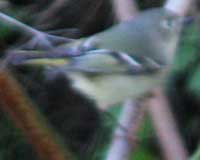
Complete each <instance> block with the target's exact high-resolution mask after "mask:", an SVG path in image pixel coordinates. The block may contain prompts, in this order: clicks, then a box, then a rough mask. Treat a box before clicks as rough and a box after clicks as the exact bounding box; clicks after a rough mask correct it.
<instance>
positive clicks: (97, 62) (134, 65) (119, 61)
mask: <svg viewBox="0 0 200 160" xmlns="http://www.w3.org/2000/svg"><path fill="white" fill-rule="evenodd" d="M66 66H67V67H66V68H67V69H68V70H71V71H80V72H88V73H94V74H106V73H107V74H110V73H124V74H148V73H152V72H156V71H159V70H160V69H162V68H163V67H164V65H163V64H161V63H158V62H156V61H155V60H153V59H152V58H149V57H144V56H129V55H128V54H127V53H123V52H113V51H111V50H107V49H96V50H90V51H87V52H86V53H85V54H84V55H81V56H78V57H73V58H72V60H71V62H70V63H69V64H67V65H66Z"/></svg>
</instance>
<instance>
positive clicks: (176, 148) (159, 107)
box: [147, 90, 188, 160]
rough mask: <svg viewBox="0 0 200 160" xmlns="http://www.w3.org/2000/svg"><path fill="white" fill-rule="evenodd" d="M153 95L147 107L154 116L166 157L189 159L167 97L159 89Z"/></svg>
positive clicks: (170, 158)
mask: <svg viewBox="0 0 200 160" xmlns="http://www.w3.org/2000/svg"><path fill="white" fill-rule="evenodd" d="M153 95H155V97H154V98H151V99H150V100H149V102H148V107H147V109H148V111H149V114H150V116H151V118H152V121H153V125H154V128H155V130H156V134H157V136H158V139H159V142H160V146H161V150H162V152H163V155H164V157H165V159H166V160H187V158H188V156H187V151H186V149H185V147H184V144H183V141H182V138H181V136H180V134H179V131H178V129H177V126H176V122H175V120H174V117H173V115H172V113H171V111H170V109H169V105H168V102H167V100H166V98H165V97H164V95H162V94H161V93H160V91H159V90H155V91H154V92H153Z"/></svg>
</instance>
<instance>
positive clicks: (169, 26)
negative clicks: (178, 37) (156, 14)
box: [161, 19, 175, 29]
mask: <svg viewBox="0 0 200 160" xmlns="http://www.w3.org/2000/svg"><path fill="white" fill-rule="evenodd" d="M161 25H162V27H163V28H165V29H172V28H174V27H175V21H174V20H172V19H165V20H163V21H162V22H161Z"/></svg>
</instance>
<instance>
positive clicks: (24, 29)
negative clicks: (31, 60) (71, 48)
mask: <svg viewBox="0 0 200 160" xmlns="http://www.w3.org/2000/svg"><path fill="white" fill-rule="evenodd" d="M0 21H1V22H3V23H5V24H7V25H10V26H11V27H13V28H14V29H15V30H18V31H20V32H21V33H23V34H25V35H27V36H28V37H30V38H31V40H30V41H28V42H27V43H25V44H24V45H23V47H25V48H27V49H45V50H47V49H52V48H54V47H55V45H57V44H61V43H68V42H71V41H72V39H69V38H64V37H59V36H54V35H50V34H47V33H44V32H41V31H39V30H36V29H34V28H32V27H30V26H28V25H26V24H24V23H22V22H20V21H18V20H16V19H14V18H11V17H9V16H8V15H6V14H4V13H2V12H0ZM23 47H22V48H23Z"/></svg>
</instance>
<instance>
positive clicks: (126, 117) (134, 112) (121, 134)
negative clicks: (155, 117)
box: [106, 100, 142, 160]
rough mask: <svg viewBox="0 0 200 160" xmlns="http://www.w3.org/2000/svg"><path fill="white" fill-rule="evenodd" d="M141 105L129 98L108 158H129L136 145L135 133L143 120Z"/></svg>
mask: <svg viewBox="0 0 200 160" xmlns="http://www.w3.org/2000/svg"><path fill="white" fill-rule="evenodd" d="M141 115H142V113H141V106H139V104H138V103H134V102H133V101H131V100H128V101H127V102H126V103H125V104H124V106H123V110H122V113H121V116H120V118H119V124H120V125H118V126H117V128H116V129H115V131H114V134H113V140H112V142H111V147H110V148H109V151H108V154H107V158H106V160H122V159H123V160H128V159H129V157H130V154H131V152H132V149H133V147H134V145H135V144H136V136H135V133H136V131H137V129H138V126H139V122H140V120H141Z"/></svg>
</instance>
